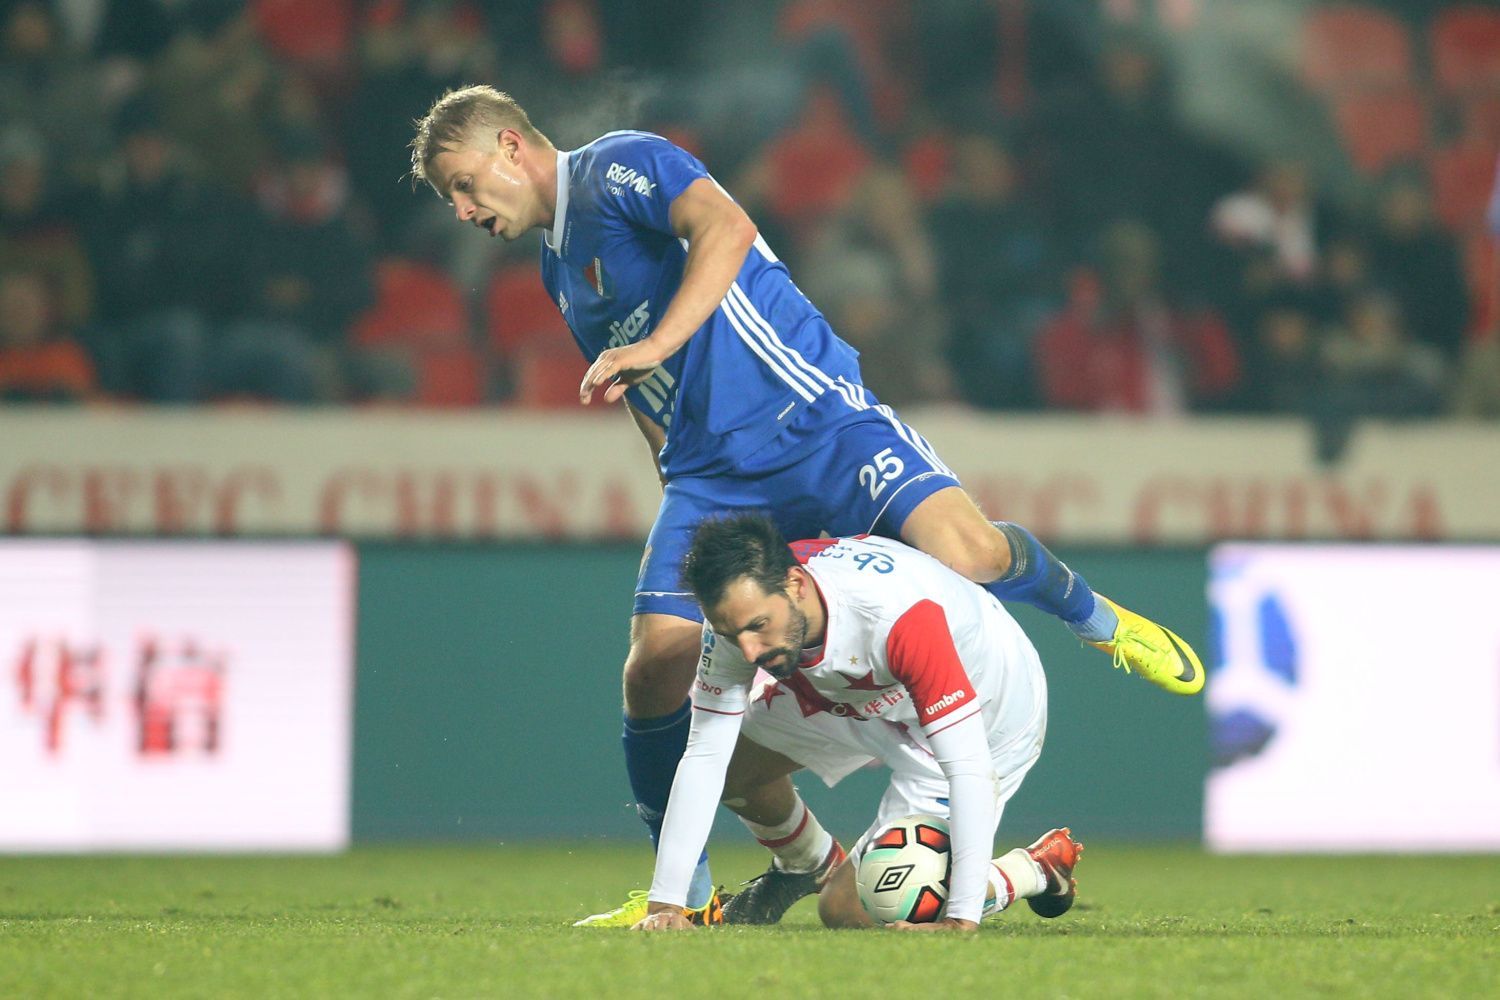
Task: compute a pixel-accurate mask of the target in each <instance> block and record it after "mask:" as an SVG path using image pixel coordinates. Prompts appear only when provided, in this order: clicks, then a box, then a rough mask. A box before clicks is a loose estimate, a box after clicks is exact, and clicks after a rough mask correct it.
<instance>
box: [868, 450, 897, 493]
mask: <svg viewBox="0 0 1500 1000" xmlns="http://www.w3.org/2000/svg"><path fill="white" fill-rule="evenodd" d="M905 471H906V463H904V462H902V461H901V459H899V458H897V457H896V456H895V455H892V454H891V449H890V448H885V449H882V450H881V451H879V452H877V453H876V455H875V460H874V461H873V462H871V463H870V464H869V465H862V466H860V467H859V483H860V485H861V486H863V487H865V488H866V489H868V490H869V491H870V499H871V500H874V499H875V498H876V497H878V496H880V494H882V493H884V492H885V488H886V487H887V486H889V485H890V484H891V480H893V479H895V478H896V477H897V476H899V475H901V473H903V472H905Z"/></svg>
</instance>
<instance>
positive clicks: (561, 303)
mask: <svg viewBox="0 0 1500 1000" xmlns="http://www.w3.org/2000/svg"><path fill="white" fill-rule="evenodd" d="M557 311H558V312H564V313H565V312H567V311H568V297H567V296H566V295H564V294H563V293H562V292H558V293H557Z"/></svg>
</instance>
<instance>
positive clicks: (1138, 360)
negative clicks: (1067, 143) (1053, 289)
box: [1035, 222, 1240, 415]
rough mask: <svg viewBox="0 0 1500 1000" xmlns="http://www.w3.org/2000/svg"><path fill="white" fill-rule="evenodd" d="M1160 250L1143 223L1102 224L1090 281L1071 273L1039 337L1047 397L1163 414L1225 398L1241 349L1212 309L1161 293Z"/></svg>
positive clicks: (1060, 403)
mask: <svg viewBox="0 0 1500 1000" xmlns="http://www.w3.org/2000/svg"><path fill="white" fill-rule="evenodd" d="M1160 252H1161V248H1160V241H1159V240H1158V239H1157V237H1156V234H1155V233H1153V232H1152V231H1151V230H1150V229H1149V228H1147V227H1146V226H1144V225H1142V224H1140V223H1136V222H1118V223H1115V224H1114V225H1112V226H1110V227H1109V228H1108V229H1107V230H1105V232H1104V234H1103V236H1102V237H1101V240H1100V255H1099V256H1100V261H1099V267H1098V276H1097V280H1095V279H1093V278H1091V277H1085V278H1083V279H1081V280H1079V281H1076V282H1075V287H1074V291H1073V295H1072V301H1071V302H1070V303H1069V304H1068V305H1067V306H1066V307H1064V309H1063V310H1062V311H1061V312H1060V313H1058V314H1057V315H1056V316H1054V317H1053V318H1052V319H1051V320H1050V321H1048V322H1047V323H1046V324H1045V325H1044V327H1043V329H1042V332H1041V335H1040V336H1039V337H1038V338H1037V340H1036V344H1035V350H1036V367H1037V372H1038V373H1039V377H1040V381H1041V391H1042V396H1043V399H1044V400H1045V401H1046V403H1047V405H1049V406H1051V407H1055V408H1062V409H1073V410H1098V411H1114V412H1127V413H1141V414H1154V415H1169V414H1178V413H1184V412H1187V411H1190V410H1202V409H1212V408H1214V407H1215V406H1216V405H1220V404H1223V403H1225V402H1227V400H1228V399H1229V397H1230V395H1231V394H1232V393H1233V391H1234V390H1235V388H1236V387H1237V385H1238V382H1239V377H1240V358H1239V351H1238V350H1237V348H1236V347H1235V344H1234V340H1233V338H1232V337H1231V336H1230V334H1229V330H1228V328H1227V327H1226V326H1225V324H1224V322H1223V320H1221V319H1220V318H1219V317H1218V316H1217V315H1216V314H1215V313H1213V312H1211V311H1208V310H1191V309H1184V308H1180V307H1178V306H1177V305H1175V304H1174V303H1172V302H1170V301H1168V300H1167V298H1166V297H1165V296H1164V295H1163V293H1162V291H1161V285H1160V282H1161V276H1160V268H1159V260H1160Z"/></svg>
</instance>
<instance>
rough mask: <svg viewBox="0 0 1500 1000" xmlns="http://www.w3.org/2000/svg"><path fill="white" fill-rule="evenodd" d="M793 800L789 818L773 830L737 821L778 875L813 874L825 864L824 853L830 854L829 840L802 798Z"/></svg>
mask: <svg viewBox="0 0 1500 1000" xmlns="http://www.w3.org/2000/svg"><path fill="white" fill-rule="evenodd" d="M796 798H797V801H796V803H795V804H794V805H793V806H792V813H791V815H790V816H788V817H787V818H786V821H785V822H782V823H778V824H777V825H775V826H761V825H760V824H759V823H752V822H750V821H749V820H748V819H745V818H744V817H743V816H741V817H740V820H741V822H743V823H744V824H745V826H746V827H748V828H749V830H750V832H751V833H753V834H754V835H755V839H756V840H758V841H760V842H761V844H762V845H763V846H765V847H766V848H767V849H768V850H769V851H770V852H771V853H772V854H773V855H775V856H776V867H778V868H780V869H781V870H782V871H785V872H813V871H817V870H818V868H819V867H821V866H822V864H823V862H824V861H825V860H827V858H828V852H829V851H831V850H833V836H832V835H831V834H829V832H828V831H827V830H825V829H823V824H821V823H819V822H818V817H816V816H814V815H813V814H812V810H811V809H809V808H807V803H805V802H803V801H802V796H800V795H798V796H797V797H796Z"/></svg>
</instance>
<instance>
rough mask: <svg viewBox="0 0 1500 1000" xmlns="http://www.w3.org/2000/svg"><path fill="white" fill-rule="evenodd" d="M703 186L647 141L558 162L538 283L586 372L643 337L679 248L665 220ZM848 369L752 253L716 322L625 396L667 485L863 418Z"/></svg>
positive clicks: (660, 309) (623, 136)
mask: <svg viewBox="0 0 1500 1000" xmlns="http://www.w3.org/2000/svg"><path fill="white" fill-rule="evenodd" d="M700 178H709V179H710V180H712V178H711V177H709V173H708V170H707V169H706V168H705V167H704V166H703V164H702V163H701V162H699V161H698V159H697V158H696V157H694V156H692V155H691V154H690V153H688V152H687V151H685V150H683V149H681V148H679V147H677V146H675V145H673V144H672V143H670V142H668V141H667V140H666V139H663V138H662V137H661V136H657V135H652V134H650V133H648V132H610V133H609V134H607V135H604V136H601V137H600V138H598V139H596V140H594V141H593V142H591V143H589V144H588V145H586V146H583V147H582V148H580V149H576V150H573V151H572V152H568V153H559V154H558V190H557V215H556V219H555V221H554V224H553V228H552V230H551V232H549V233H548V234H546V237H545V238H544V239H543V241H542V281H543V282H544V283H545V284H546V287H547V291H548V293H549V294H550V295H551V297H552V299H553V301H554V302H556V303H557V305H558V308H559V309H561V310H562V314H563V318H564V319H565V320H566V321H567V324H568V327H569V329H571V330H572V331H573V338H574V339H575V340H576V341H577V342H578V346H579V348H581V349H582V351H583V353H584V356H585V357H587V358H588V359H589V360H590V361H593V359H594V358H596V357H598V356H599V354H600V353H601V352H602V351H604V350H606V349H607V348H610V347H619V346H621V345H624V344H630V343H634V342H635V341H638V340H640V339H642V338H643V337H645V336H647V335H648V334H650V333H651V331H652V330H653V329H655V327H656V323H657V322H658V321H659V320H660V319H661V316H662V314H663V313H664V312H665V311H666V308H667V305H668V303H670V302H671V300H672V297H673V296H674V295H676V294H677V289H678V287H679V286H680V285H681V284H682V273H683V267H684V265H685V264H686V261H687V246H686V242H685V241H683V240H680V239H679V238H678V237H677V236H676V235H675V234H674V233H673V232H672V224H671V222H670V220H669V219H668V210H669V209H670V207H671V204H672V201H673V200H674V199H675V198H676V197H677V196H678V195H680V194H681V193H682V192H683V191H684V190H686V188H687V187H688V185H689V184H692V183H693V182H694V181H696V180H698V179H700ZM858 358H859V354H858V352H857V351H855V350H854V349H853V348H852V347H850V346H849V345H848V344H846V343H844V342H843V341H842V340H840V339H839V338H838V337H837V336H835V334H834V332H833V330H832V329H831V328H830V327H829V325H828V322H827V321H826V320H825V319H824V318H823V315H822V314H821V313H820V312H818V310H817V309H815V308H814V307H813V305H812V303H810V302H809V301H808V300H807V297H806V296H804V295H803V294H802V292H801V291H799V290H798V289H797V286H796V285H794V284H793V283H792V279H791V277H790V276H789V275H788V274H787V270H786V266H785V265H783V264H782V263H781V262H780V261H779V260H777V259H776V255H775V254H773V253H772V252H771V250H770V248H769V247H767V246H766V244H765V241H764V240H761V239H757V240H756V243H755V246H754V247H753V248H752V249H751V250H750V252H749V254H747V255H746V257H745V262H744V264H742V265H741V267H740V271H739V274H738V275H737V276H736V278H735V281H734V284H733V286H731V288H730V290H729V294H728V295H727V296H725V299H724V301H723V302H722V303H720V305H719V308H718V309H716V310H714V313H713V315H711V316H710V317H709V318H708V320H707V322H705V323H704V324H703V326H702V327H700V328H699V329H698V331H697V332H696V333H695V334H694V335H693V336H692V337H691V338H690V339H689V340H688V342H687V343H686V344H685V345H684V346H683V347H682V348H681V349H680V350H679V351H678V352H677V353H676V354H674V355H673V356H672V357H671V358H669V359H667V361H666V362H665V363H663V364H662V365H661V367H660V368H659V369H657V371H656V372H655V373H653V374H652V376H651V377H650V378H649V379H647V380H646V381H644V382H642V383H641V384H640V385H638V386H634V387H632V388H631V389H629V390H628V391H627V392H626V394H625V395H626V398H627V399H628V400H630V402H631V403H632V404H634V406H635V407H636V409H638V410H639V411H640V412H641V413H643V414H645V415H646V416H647V417H648V418H650V419H651V420H652V421H653V422H655V423H656V424H657V425H658V426H659V427H661V428H663V429H664V430H665V431H666V445H665V446H664V447H663V449H662V451H661V454H660V455H659V456H658V458H659V460H660V462H661V467H662V472H663V474H664V475H665V476H666V477H667V478H669V479H670V478H674V477H677V476H688V475H693V476H701V475H718V474H724V473H731V474H732V473H734V472H736V471H738V470H740V469H741V468H742V466H741V464H740V463H741V461H742V460H743V459H745V458H747V457H748V456H750V455H751V454H753V453H756V452H757V451H759V450H761V449H764V448H766V447H767V446H771V445H772V443H773V441H774V439H776V438H778V436H781V435H782V433H783V432H784V431H788V430H791V429H793V428H795V431H794V432H793V433H792V434H788V435H787V436H786V438H785V440H793V439H795V440H800V441H806V440H808V439H809V438H815V437H816V436H817V428H818V427H819V426H820V425H822V424H825V423H832V422H835V421H838V420H840V419H843V418H846V417H848V416H849V415H850V414H851V412H852V411H855V410H858V409H860V408H861V405H860V404H859V402H858V397H857V396H856V395H855V389H854V387H855V386H858V384H859V381H860V374H859V361H858ZM761 457H762V458H764V455H762V456H761Z"/></svg>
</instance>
